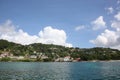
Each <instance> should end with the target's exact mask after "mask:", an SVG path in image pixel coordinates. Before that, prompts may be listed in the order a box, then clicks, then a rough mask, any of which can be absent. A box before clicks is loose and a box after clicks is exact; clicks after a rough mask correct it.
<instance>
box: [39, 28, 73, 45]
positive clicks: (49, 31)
mask: <svg viewBox="0 0 120 80" xmlns="http://www.w3.org/2000/svg"><path fill="white" fill-rule="evenodd" d="M39 36H40V39H39V40H40V41H41V42H42V43H45V44H46V43H47V44H57V45H64V46H70V47H71V46H72V44H69V43H66V39H67V36H66V33H65V31H63V30H58V29H53V28H52V27H51V26H48V27H45V28H44V29H43V30H42V31H40V32H39Z"/></svg>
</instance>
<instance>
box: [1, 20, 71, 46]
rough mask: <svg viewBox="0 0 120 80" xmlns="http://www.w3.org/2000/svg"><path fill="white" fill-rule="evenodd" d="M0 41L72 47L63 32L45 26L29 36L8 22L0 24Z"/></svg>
mask: <svg viewBox="0 0 120 80" xmlns="http://www.w3.org/2000/svg"><path fill="white" fill-rule="evenodd" d="M0 39H5V40H8V41H10V42H15V43H20V44H23V45H27V44H32V43H44V44H56V45H62V46H66V47H72V44H70V43H67V42H66V39H67V35H66V33H65V31H64V30H59V29H54V28H52V27H51V26H47V27H45V28H44V29H43V30H41V31H40V32H39V33H38V34H37V35H29V34H28V33H27V32H24V31H23V30H22V29H19V30H17V29H16V27H15V25H13V23H12V22H11V21H10V20H7V21H6V22H5V23H3V24H0Z"/></svg>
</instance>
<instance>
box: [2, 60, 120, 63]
mask: <svg viewBox="0 0 120 80" xmlns="http://www.w3.org/2000/svg"><path fill="white" fill-rule="evenodd" d="M0 62H33V63H34V62H40V61H0ZM41 62H42V61H41ZM48 62H53V63H54V62H55V61H48ZM71 62H72V63H76V62H120V60H89V61H75V62H74V61H71ZM71 62H70V61H66V62H65V61H64V62H57V63H71ZM42 63H47V62H42Z"/></svg>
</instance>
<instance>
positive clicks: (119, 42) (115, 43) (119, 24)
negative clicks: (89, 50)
mask: <svg viewBox="0 0 120 80" xmlns="http://www.w3.org/2000/svg"><path fill="white" fill-rule="evenodd" d="M117 15H118V14H117ZM115 16H116V15H115ZM114 18H116V19H117V18H118V16H116V17H114ZM111 28H112V30H109V29H106V30H105V31H104V32H102V33H101V34H99V35H98V36H97V38H96V39H94V40H90V42H91V43H93V44H95V45H96V46H102V47H111V48H115V49H119V50H120V21H119V19H117V20H114V21H112V23H111Z"/></svg>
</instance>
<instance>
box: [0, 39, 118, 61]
mask: <svg viewBox="0 0 120 80" xmlns="http://www.w3.org/2000/svg"><path fill="white" fill-rule="evenodd" d="M2 51H9V52H10V53H12V54H13V55H14V56H26V55H38V54H41V53H42V54H44V55H46V56H48V59H44V61H53V60H54V59H57V58H59V57H65V56H71V57H72V58H74V59H75V58H81V60H85V61H87V60H120V51H119V50H117V49H110V48H102V47H95V48H88V49H87V48H68V47H64V46H58V45H53V44H41V43H34V44H30V45H20V44H16V43H13V42H8V41H6V40H0V54H1V53H2ZM3 60H6V61H7V60H8V58H4V59H3ZM37 61H40V59H39V58H38V59H37Z"/></svg>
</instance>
